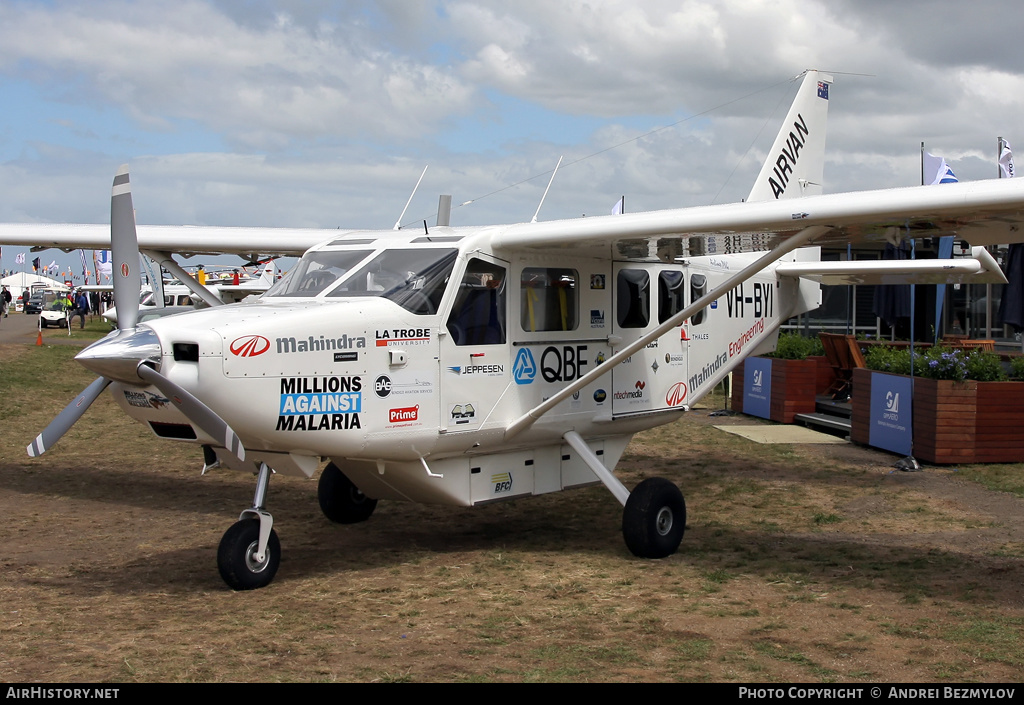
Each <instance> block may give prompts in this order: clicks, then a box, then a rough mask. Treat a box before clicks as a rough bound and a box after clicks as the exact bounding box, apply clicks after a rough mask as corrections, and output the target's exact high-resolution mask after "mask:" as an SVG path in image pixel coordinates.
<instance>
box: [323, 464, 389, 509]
mask: <svg viewBox="0 0 1024 705" xmlns="http://www.w3.org/2000/svg"><path fill="white" fill-rule="evenodd" d="M316 497H317V499H318V500H319V501H320V510H321V511H322V512H323V513H324V516H325V517H327V518H328V519H330V520H331V521H333V522H335V523H336V524H358V523H359V522H361V521H366V520H367V519H369V518H370V515H371V514H373V510H374V509H376V508H377V500H375V499H370V498H369V497H367V496H366V495H365V494H363V493H362V492H361V491H360V490H359V488H358V487H356V486H355V485H354V484H353V483H352V480H350V479H348V478H347V477H345V473H343V472H342V471H341V470H340V469H339V468H338V466H337V465H335V464H334V463H328V464H327V467H325V468H324V471H323V472H322V473H321V474H320V483H319V484H318V485H317V489H316Z"/></svg>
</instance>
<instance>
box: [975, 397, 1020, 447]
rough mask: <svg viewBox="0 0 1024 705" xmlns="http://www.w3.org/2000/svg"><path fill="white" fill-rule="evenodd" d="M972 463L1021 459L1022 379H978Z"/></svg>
mask: <svg viewBox="0 0 1024 705" xmlns="http://www.w3.org/2000/svg"><path fill="white" fill-rule="evenodd" d="M975 413H976V415H975V419H976V422H977V423H976V424H975V436H974V462H976V463H1020V462H1024V382H978V402H977V411H976V412H975Z"/></svg>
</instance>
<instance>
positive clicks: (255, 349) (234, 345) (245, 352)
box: [228, 335, 270, 357]
mask: <svg viewBox="0 0 1024 705" xmlns="http://www.w3.org/2000/svg"><path fill="white" fill-rule="evenodd" d="M228 350H230V351H231V354H232V355H235V356H236V357H256V356H257V355H262V354H263V353H265V352H266V351H267V350H270V341H269V340H267V339H266V338H264V337H263V336H262V335H243V336H242V337H241V338H235V339H234V340H233V341H231V345H229V346H228Z"/></svg>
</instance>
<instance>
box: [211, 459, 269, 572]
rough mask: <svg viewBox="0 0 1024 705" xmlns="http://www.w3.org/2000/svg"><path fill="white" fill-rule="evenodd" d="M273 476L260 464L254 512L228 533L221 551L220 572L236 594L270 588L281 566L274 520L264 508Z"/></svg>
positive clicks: (247, 514)
mask: <svg viewBox="0 0 1024 705" xmlns="http://www.w3.org/2000/svg"><path fill="white" fill-rule="evenodd" d="M271 472H273V471H272V470H271V469H270V467H269V466H268V465H267V464H266V463H260V470H259V473H258V474H257V479H256V494H255V496H254V497H253V500H252V508H251V509H246V510H245V511H244V512H242V516H241V518H240V519H239V520H238V521H237V522H236V523H235V524H233V525H232V526H231V528H230V529H228V530H227V531H225V532H224V537H223V538H222V539H221V540H220V546H219V547H218V548H217V569H218V570H219V571H220V577H222V578H223V579H224V582H225V583H227V584H228V587H230V588H231V589H232V590H255V589H256V588H261V587H266V586H267V585H269V584H270V581H271V580H273V579H274V576H275V575H276V574H277V568H278V566H279V565H280V564H281V542H280V541H279V540H278V538H277V532H276V531H274V517H272V516H271V515H270V512H268V511H266V510H265V509H264V508H263V504H264V501H265V500H266V496H267V485H268V484H269V483H270V473H271Z"/></svg>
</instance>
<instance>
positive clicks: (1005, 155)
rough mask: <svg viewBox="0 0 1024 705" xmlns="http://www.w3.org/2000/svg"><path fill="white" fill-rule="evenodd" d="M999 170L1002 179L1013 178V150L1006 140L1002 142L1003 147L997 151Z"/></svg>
mask: <svg viewBox="0 0 1024 705" xmlns="http://www.w3.org/2000/svg"><path fill="white" fill-rule="evenodd" d="M999 170H1000V171H1001V172H1002V174H1003V178H1004V179H1012V178H1013V150H1011V149H1010V143H1009V142H1007V141H1006V140H1003V146H1002V147H1001V148H1000V149H999Z"/></svg>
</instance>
